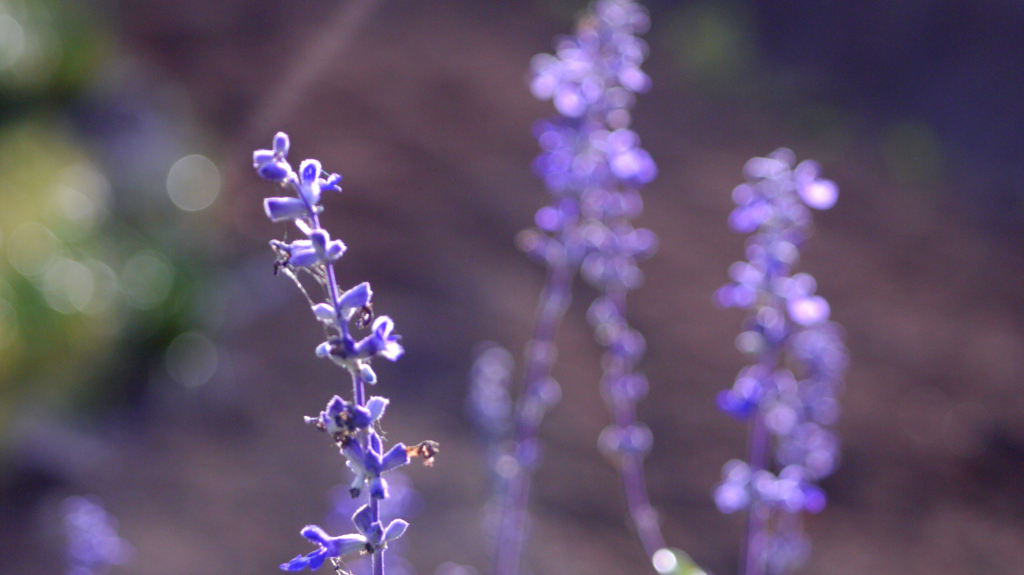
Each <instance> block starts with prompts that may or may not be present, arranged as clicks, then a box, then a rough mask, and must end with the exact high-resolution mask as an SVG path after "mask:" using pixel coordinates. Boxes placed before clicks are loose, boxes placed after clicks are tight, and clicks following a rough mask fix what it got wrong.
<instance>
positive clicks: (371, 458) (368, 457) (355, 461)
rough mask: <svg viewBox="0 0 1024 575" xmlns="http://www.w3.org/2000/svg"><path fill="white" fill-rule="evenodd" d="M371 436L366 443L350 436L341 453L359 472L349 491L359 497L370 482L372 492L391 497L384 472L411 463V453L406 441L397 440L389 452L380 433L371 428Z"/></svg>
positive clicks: (377, 495) (374, 495)
mask: <svg viewBox="0 0 1024 575" xmlns="http://www.w3.org/2000/svg"><path fill="white" fill-rule="evenodd" d="M368 437H369V440H368V441H367V445H366V446H365V447H364V446H363V445H362V444H361V443H360V442H359V441H357V440H356V439H354V438H346V440H345V441H344V442H343V443H342V447H341V453H342V454H343V455H344V456H345V458H346V459H347V460H348V461H347V463H348V467H349V469H351V470H352V472H353V473H354V474H355V478H354V479H353V480H352V485H351V487H350V488H349V492H350V493H351V495H352V497H358V496H359V494H360V493H361V492H362V490H363V489H364V488H365V487H366V485H367V484H369V488H370V496H371V497H374V498H376V499H384V498H385V497H387V492H388V484H387V482H386V481H385V480H384V478H382V477H381V474H382V473H386V472H388V471H391V470H393V469H397V468H399V467H401V466H403V465H405V464H407V463H409V453H408V450H407V449H406V447H405V445H403V444H401V443H396V444H395V445H394V446H393V447H392V448H391V449H390V450H388V452H387V453H383V454H382V452H383V446H382V445H381V441H380V436H379V435H377V434H376V433H374V432H372V431H371V432H369V434H368Z"/></svg>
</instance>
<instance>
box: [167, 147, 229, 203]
mask: <svg viewBox="0 0 1024 575" xmlns="http://www.w3.org/2000/svg"><path fill="white" fill-rule="evenodd" d="M220 182H221V178H220V170H218V169H217V166H216V165H215V164H214V163H213V162H211V161H210V160H209V159H207V158H206V157H205V156H200V155H198V154H194V155H191V156H185V157H184V158H182V159H180V160H178V161H177V162H175V163H174V165H173V166H171V170H170V171H169V172H168V173H167V194H168V195H169V196H170V197H171V201H172V202H174V205H175V206H178V207H179V208H180V209H182V210H185V211H186V212H196V211H199V210H202V209H204V208H206V207H208V206H209V205H210V204H212V203H213V201H214V200H216V199H217V195H218V194H220Z"/></svg>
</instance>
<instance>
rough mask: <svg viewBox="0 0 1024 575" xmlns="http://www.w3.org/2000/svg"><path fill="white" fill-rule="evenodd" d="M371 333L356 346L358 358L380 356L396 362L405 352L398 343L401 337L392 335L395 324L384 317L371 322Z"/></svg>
mask: <svg viewBox="0 0 1024 575" xmlns="http://www.w3.org/2000/svg"><path fill="white" fill-rule="evenodd" d="M371 329H372V330H373V333H371V334H370V335H368V336H367V337H365V338H363V340H362V341H360V342H359V343H358V344H356V354H358V356H359V357H373V356H374V355H380V356H382V357H384V358H386V359H389V360H391V361H395V360H397V359H398V358H399V357H401V355H402V353H403V352H404V351H405V350H403V349H402V345H401V344H400V343H399V342H400V341H402V336H400V335H398V334H396V333H392V332H393V331H394V329H395V322H393V321H391V318H389V317H388V316H386V315H382V316H380V317H378V318H377V319H375V320H374V321H373V327H372V328H371Z"/></svg>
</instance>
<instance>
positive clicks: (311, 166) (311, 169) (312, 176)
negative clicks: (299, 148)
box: [299, 160, 320, 186]
mask: <svg viewBox="0 0 1024 575" xmlns="http://www.w3.org/2000/svg"><path fill="white" fill-rule="evenodd" d="M319 177H320V162H318V161H316V160H303V161H302V164H300V165H299V183H300V184H303V185H307V186H308V185H310V184H313V183H314V182H316V181H317V179H319Z"/></svg>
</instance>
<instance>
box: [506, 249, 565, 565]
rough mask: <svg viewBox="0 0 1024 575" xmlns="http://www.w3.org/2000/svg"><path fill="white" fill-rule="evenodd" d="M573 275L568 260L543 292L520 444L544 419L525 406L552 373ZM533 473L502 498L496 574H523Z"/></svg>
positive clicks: (520, 414)
mask: <svg viewBox="0 0 1024 575" xmlns="http://www.w3.org/2000/svg"><path fill="white" fill-rule="evenodd" d="M573 275H574V274H573V271H572V270H571V269H570V268H569V266H568V265H567V264H566V263H565V262H560V263H558V264H556V265H554V266H553V267H552V268H551V273H550V274H549V277H548V284H547V286H545V288H544V292H543V293H542V294H541V299H540V305H539V307H538V310H537V319H536V322H535V324H534V329H533V339H532V340H530V343H529V344H528V350H527V354H526V355H527V358H526V368H525V370H524V374H523V389H522V393H521V395H520V397H519V401H518V402H517V404H516V418H515V427H514V431H513V437H514V438H515V444H516V445H517V446H522V445H523V444H524V443H527V442H531V441H534V440H535V439H536V437H537V431H538V428H539V427H540V418H539V417H536V416H535V415H533V414H530V413H528V411H529V410H527V409H526V408H525V407H526V404H527V402H528V401H530V396H531V395H532V394H533V393H534V390H535V389H536V388H537V387H538V385H539V383H540V382H541V381H543V380H544V379H545V378H547V377H548V376H549V375H550V374H551V367H552V360H553V357H554V353H553V346H554V339H555V335H556V333H557V332H558V326H559V325H560V323H561V320H562V316H563V315H564V314H565V309H566V308H567V307H568V304H569V299H570V297H571V296H570V294H569V286H570V285H571V284H572V278H573ZM532 472H533V470H532V469H530V468H529V467H527V466H520V468H519V470H518V472H517V473H516V474H515V475H513V476H512V477H511V478H509V479H508V482H507V483H506V493H505V497H504V498H503V499H502V501H501V512H500V515H499V519H498V534H497V551H496V553H495V565H494V572H495V574H496V575H516V574H518V573H519V563H520V561H521V558H522V552H523V543H524V540H525V535H524V531H525V528H526V504H527V501H528V500H529V493H530V481H531V478H532Z"/></svg>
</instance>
